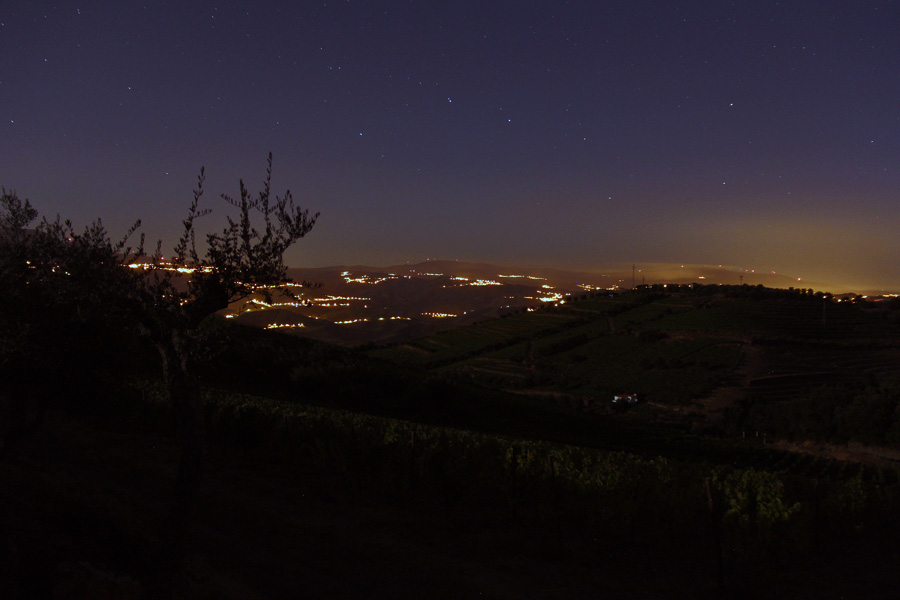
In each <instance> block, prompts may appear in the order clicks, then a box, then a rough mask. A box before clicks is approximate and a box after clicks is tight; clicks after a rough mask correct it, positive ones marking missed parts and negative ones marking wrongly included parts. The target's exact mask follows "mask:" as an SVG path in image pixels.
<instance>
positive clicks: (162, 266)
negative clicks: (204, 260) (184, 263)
mask: <svg viewBox="0 0 900 600" xmlns="http://www.w3.org/2000/svg"><path fill="white" fill-rule="evenodd" d="M128 266H129V267H130V268H132V269H143V270H145V271H146V270H148V269H153V270H154V271H177V272H178V273H196V272H197V271H200V272H202V273H212V272H213V268H212V267H176V266H175V265H174V264H172V263H169V262H160V263H131V264H129V265H128Z"/></svg>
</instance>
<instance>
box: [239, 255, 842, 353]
mask: <svg viewBox="0 0 900 600" xmlns="http://www.w3.org/2000/svg"><path fill="white" fill-rule="evenodd" d="M288 275H289V276H290V277H291V278H292V279H293V280H294V281H295V282H307V283H308V284H309V285H306V286H303V285H300V284H297V285H295V286H294V287H292V288H291V289H292V290H293V292H294V294H295V296H296V298H295V299H292V298H289V297H281V298H276V299H274V300H273V302H271V303H269V302H265V301H264V299H263V298H262V297H261V296H254V297H251V298H249V299H247V300H244V301H241V302H239V303H235V304H234V305H232V306H231V307H230V308H229V311H228V314H227V316H228V317H229V318H234V319H236V320H237V321H238V322H240V323H245V324H250V325H254V326H258V327H266V328H272V329H274V328H279V329H282V330H284V331H288V332H291V333H295V334H297V335H302V336H305V337H311V338H315V339H319V340H323V341H328V342H332V343H338V344H342V345H359V344H365V343H379V344H382V343H391V342H398V341H404V340H410V339H415V338H417V337H422V336H424V335H429V334H431V333H434V332H436V331H440V330H444V329H451V328H455V327H459V326H461V325H466V324H469V323H473V322H476V321H481V320H484V319H490V318H494V317H497V316H499V315H503V314H507V313H512V312H519V311H522V310H527V309H529V308H534V307H537V306H540V305H542V304H544V303H555V302H559V301H560V300H562V299H563V298H564V297H565V296H567V295H576V296H581V295H584V294H589V293H597V292H610V293H615V292H617V291H620V290H625V289H631V288H632V286H633V285H641V284H651V283H690V282H695V283H703V284H731V285H734V284H738V283H745V284H748V285H757V284H763V285H765V286H766V287H775V288H778V287H780V288H788V287H798V288H809V287H814V288H816V289H817V290H826V289H828V288H827V287H824V286H816V285H815V284H810V283H808V282H802V281H797V280H795V279H793V278H790V277H786V276H783V275H778V274H774V273H756V272H753V271H747V270H740V269H737V268H734V267H726V266H707V265H678V264H661V263H655V264H650V265H635V266H634V268H633V269H632V265H617V266H614V267H612V268H610V269H608V270H604V271H596V272H589V271H566V270H561V269H551V268H521V267H509V266H498V265H491V264H485V263H471V262H459V261H448V260H439V261H426V262H420V263H415V264H402V265H392V266H387V267H373V266H366V265H353V266H334V267H318V268H306V269H303V268H291V269H289V270H288Z"/></svg>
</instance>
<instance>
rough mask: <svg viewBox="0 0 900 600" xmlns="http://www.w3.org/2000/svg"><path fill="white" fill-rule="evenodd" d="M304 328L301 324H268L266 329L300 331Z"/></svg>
mask: <svg viewBox="0 0 900 600" xmlns="http://www.w3.org/2000/svg"><path fill="white" fill-rule="evenodd" d="M301 327H306V325H304V324H303V323H269V324H268V325H266V329H300V328H301Z"/></svg>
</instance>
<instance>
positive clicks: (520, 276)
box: [497, 275, 547, 281]
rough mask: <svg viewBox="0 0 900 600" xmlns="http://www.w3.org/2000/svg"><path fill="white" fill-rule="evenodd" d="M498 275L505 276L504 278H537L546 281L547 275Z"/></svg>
mask: <svg viewBox="0 0 900 600" xmlns="http://www.w3.org/2000/svg"><path fill="white" fill-rule="evenodd" d="M497 277H503V278H504V279H536V280H539V281H545V280H546V279H547V278H546V277H534V276H533V275H497Z"/></svg>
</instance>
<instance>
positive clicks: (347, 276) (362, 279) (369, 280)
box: [341, 271, 397, 285]
mask: <svg viewBox="0 0 900 600" xmlns="http://www.w3.org/2000/svg"><path fill="white" fill-rule="evenodd" d="M341 277H343V278H344V282H345V283H362V284H366V285H378V284H379V283H382V282H384V281H387V280H388V279H396V278H397V276H396V275H394V274H393V273H389V274H388V275H387V276H386V277H372V276H370V275H361V276H359V277H354V276H353V275H351V273H350V271H343V272H342V273H341Z"/></svg>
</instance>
